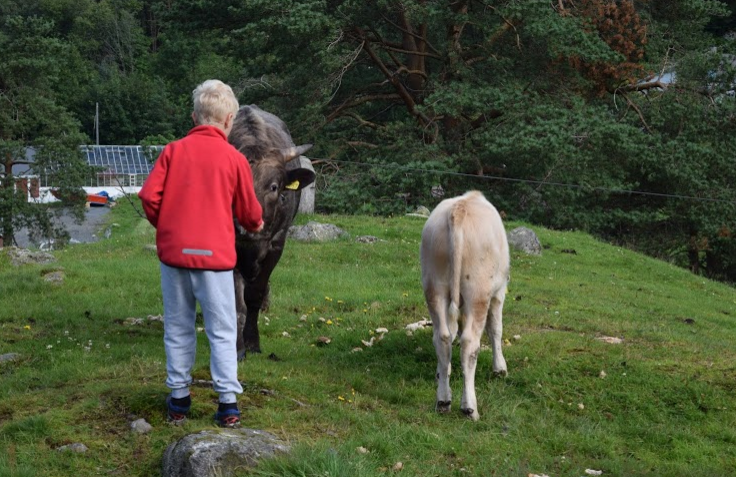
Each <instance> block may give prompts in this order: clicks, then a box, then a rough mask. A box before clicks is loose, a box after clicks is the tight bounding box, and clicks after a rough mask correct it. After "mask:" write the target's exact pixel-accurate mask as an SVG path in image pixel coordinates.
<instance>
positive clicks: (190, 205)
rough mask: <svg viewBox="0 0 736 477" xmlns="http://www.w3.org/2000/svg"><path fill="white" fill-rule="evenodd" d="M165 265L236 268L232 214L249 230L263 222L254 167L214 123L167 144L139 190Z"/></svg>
mask: <svg viewBox="0 0 736 477" xmlns="http://www.w3.org/2000/svg"><path fill="white" fill-rule="evenodd" d="M138 197H140V199H141V201H142V202H143V209H144V210H145V212H146V217H148V221H149V222H151V224H152V225H153V226H154V227H155V228H156V248H157V251H158V257H159V259H160V260H161V261H162V262H163V263H165V264H166V265H169V266H172V267H182V268H196V269H206V270H229V269H232V268H234V267H235V261H236V254H235V226H234V224H233V216H235V217H236V218H237V219H238V222H240V225H242V226H243V227H244V228H245V229H246V230H248V231H251V232H252V231H255V230H256V229H257V228H258V227H259V226H260V224H261V222H262V221H263V219H262V213H263V211H262V209H261V204H259V203H258V199H257V198H256V194H255V191H254V190H253V174H252V172H251V169H250V165H249V164H248V161H247V160H246V158H245V156H243V155H242V154H241V153H240V152H239V151H238V150H237V149H235V148H234V147H233V146H232V145H231V144H230V143H228V142H227V137H226V136H225V133H224V132H223V131H222V130H220V129H218V128H216V127H214V126H197V127H195V128H194V129H192V130H191V131H189V134H187V136H186V137H184V138H182V139H180V140H178V141H174V142H172V143H170V144H168V145H167V146H166V147H165V148H164V150H163V151H162V152H161V155H160V156H159V157H158V160H157V161H156V164H155V165H154V166H153V170H152V171H151V174H150V175H149V176H148V179H147V180H146V182H145V184H143V187H142V188H141V191H140V192H139V193H138Z"/></svg>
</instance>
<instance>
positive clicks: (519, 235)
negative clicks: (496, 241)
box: [506, 227, 542, 255]
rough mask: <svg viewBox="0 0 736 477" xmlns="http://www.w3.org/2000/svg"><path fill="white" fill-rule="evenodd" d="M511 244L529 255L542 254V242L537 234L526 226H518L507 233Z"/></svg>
mask: <svg viewBox="0 0 736 477" xmlns="http://www.w3.org/2000/svg"><path fill="white" fill-rule="evenodd" d="M506 236H507V237H508V241H509V245H510V246H511V247H513V248H515V249H516V250H520V251H522V252H524V253H527V254H529V255H541V254H542V244H541V243H540V242H539V238H538V237H537V234H535V233H534V231H533V230H531V229H528V228H526V227H517V228H515V229H514V230H512V231H510V232H508V233H507V234H506Z"/></svg>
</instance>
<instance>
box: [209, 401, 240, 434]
mask: <svg viewBox="0 0 736 477" xmlns="http://www.w3.org/2000/svg"><path fill="white" fill-rule="evenodd" d="M215 423H217V425H218V426H220V427H225V428H227V429H237V428H238V427H240V411H239V410H238V405H237V404H234V403H233V404H230V405H222V404H220V407H219V408H218V409H217V412H216V413H215Z"/></svg>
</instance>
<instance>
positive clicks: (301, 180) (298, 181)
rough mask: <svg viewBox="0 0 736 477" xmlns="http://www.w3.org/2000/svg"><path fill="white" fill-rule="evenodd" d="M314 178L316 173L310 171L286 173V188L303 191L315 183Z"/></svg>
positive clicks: (294, 170)
mask: <svg viewBox="0 0 736 477" xmlns="http://www.w3.org/2000/svg"><path fill="white" fill-rule="evenodd" d="M314 177H315V175H314V171H310V170H309V169H302V168H299V169H292V170H290V171H286V186H285V187H286V188H287V189H289V190H293V191H297V190H301V189H303V188H305V187H307V186H308V185H309V184H311V183H312V182H314Z"/></svg>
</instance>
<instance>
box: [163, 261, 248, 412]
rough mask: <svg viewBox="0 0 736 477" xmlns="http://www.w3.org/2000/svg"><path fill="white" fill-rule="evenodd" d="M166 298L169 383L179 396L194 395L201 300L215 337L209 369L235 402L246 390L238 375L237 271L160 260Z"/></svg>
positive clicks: (223, 398) (226, 399)
mask: <svg viewBox="0 0 736 477" xmlns="http://www.w3.org/2000/svg"><path fill="white" fill-rule="evenodd" d="M161 291H162V293H163V298H164V347H165V349H166V372H167V377H166V386H168V387H169V389H171V395H172V397H174V398H182V397H186V396H188V395H189V385H190V384H191V383H192V375H191V372H192V368H193V367H194V358H195V354H196V350H197V330H196V328H195V318H196V312H197V302H199V305H200V307H201V308H202V314H203V315H204V329H205V332H206V333H207V338H208V339H209V342H210V373H211V374H212V382H213V387H214V389H215V392H218V393H219V394H220V402H221V403H234V402H236V394H240V393H242V392H243V388H242V386H241V385H240V382H239V381H238V357H237V349H236V347H237V333H238V318H237V314H236V311H235V287H234V284H233V272H232V271H212V270H193V269H186V268H174V267H169V266H168V265H165V264H163V263H161Z"/></svg>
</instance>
